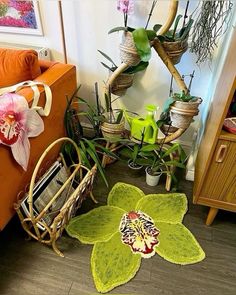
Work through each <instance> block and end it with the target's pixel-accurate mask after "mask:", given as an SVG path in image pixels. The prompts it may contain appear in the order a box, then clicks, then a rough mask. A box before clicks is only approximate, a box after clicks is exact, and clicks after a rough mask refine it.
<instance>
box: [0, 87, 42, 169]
mask: <svg viewBox="0 0 236 295" xmlns="http://www.w3.org/2000/svg"><path fill="white" fill-rule="evenodd" d="M43 131H44V123H43V120H42V119H41V117H40V116H39V114H38V113H37V112H36V111H35V110H33V109H30V108H29V106H28V102H27V101H26V99H25V98H24V97H23V96H20V95H18V94H13V93H7V94H3V95H1V96H0V144H1V143H2V144H4V145H7V146H10V147H11V150H12V154H13V157H14V158H15V160H16V162H17V163H18V164H20V165H21V166H22V168H23V169H24V170H25V171H26V169H27V166H28V162H29V155H30V143H29V139H28V137H35V136H38V135H39V134H40V133H42V132H43Z"/></svg>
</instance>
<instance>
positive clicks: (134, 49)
mask: <svg viewBox="0 0 236 295" xmlns="http://www.w3.org/2000/svg"><path fill="white" fill-rule="evenodd" d="M117 3H118V5H117V9H118V10H119V11H120V12H122V13H123V15H124V26H123V27H116V28H113V29H112V30H110V31H109V34H110V33H114V32H118V31H124V34H123V38H122V43H121V44H120V56H121V61H122V62H124V63H126V64H128V65H130V66H135V65H137V64H139V63H140V61H144V62H147V61H149V59H150V58H151V42H152V41H153V40H154V39H155V37H156V32H155V31H154V30H148V29H147V27H148V24H149V21H150V18H151V15H152V12H153V10H154V8H155V6H156V4H157V0H154V1H152V6H151V9H150V13H149V17H148V20H147V23H146V25H145V27H141V28H137V29H135V28H131V27H129V26H128V16H129V15H130V14H132V13H133V7H134V1H133V0H126V1H125V0H118V2H117Z"/></svg>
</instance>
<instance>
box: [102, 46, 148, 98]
mask: <svg viewBox="0 0 236 295" xmlns="http://www.w3.org/2000/svg"><path fill="white" fill-rule="evenodd" d="M98 52H99V53H100V54H101V55H102V56H103V57H104V58H105V59H106V60H107V61H109V62H110V65H108V64H107V63H104V62H101V64H102V65H103V66H104V67H105V68H106V69H108V70H109V75H110V74H111V73H113V72H114V71H115V70H116V69H117V68H118V66H117V65H116V63H115V62H114V61H113V60H112V58H110V57H109V56H108V55H107V54H106V53H104V52H102V51H101V50H98ZM148 64H149V63H148V62H144V61H140V63H139V64H137V65H136V66H130V67H129V68H127V69H126V70H125V71H124V72H122V73H121V74H119V76H118V77H116V79H115V80H114V81H113V82H112V85H111V93H112V94H115V95H118V96H122V95H124V94H125V93H126V90H127V89H128V88H129V87H131V86H132V84H133V78H134V74H136V73H138V72H140V71H143V70H145V69H146V68H147V66H148Z"/></svg>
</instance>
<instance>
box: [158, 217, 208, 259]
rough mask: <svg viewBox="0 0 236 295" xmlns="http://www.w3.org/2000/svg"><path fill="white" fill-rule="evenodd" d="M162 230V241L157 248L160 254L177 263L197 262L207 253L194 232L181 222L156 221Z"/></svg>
mask: <svg viewBox="0 0 236 295" xmlns="http://www.w3.org/2000/svg"><path fill="white" fill-rule="evenodd" d="M155 224H156V227H157V228H158V229H159V230H160V235H159V236H158V239H159V241H160V243H159V244H158V246H157V247H156V248H155V250H156V252H157V254H158V255H160V256H161V257H163V258H164V259H166V260H167V261H170V262H172V263H176V264H181V265H185V264H191V263H197V262H199V261H201V260H203V259H204V258H205V253H204V251H203V250H202V248H201V246H200V245H199V244H198V242H197V240H196V239H195V237H194V236H193V235H192V233H191V232H190V231H189V230H188V229H187V228H186V227H185V226H184V225H183V224H181V223H177V224H171V223H165V222H155Z"/></svg>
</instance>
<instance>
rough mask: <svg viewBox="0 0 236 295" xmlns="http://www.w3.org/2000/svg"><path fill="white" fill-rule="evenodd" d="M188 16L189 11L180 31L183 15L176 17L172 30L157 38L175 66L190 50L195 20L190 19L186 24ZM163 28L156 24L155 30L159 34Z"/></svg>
mask: <svg viewBox="0 0 236 295" xmlns="http://www.w3.org/2000/svg"><path fill="white" fill-rule="evenodd" d="M186 15H187V11H186V12H185V16H184V21H183V24H182V27H181V29H180V30H177V29H178V25H179V22H180V20H181V18H182V15H181V14H180V15H178V16H177V17H176V19H175V23H174V28H173V29H172V30H169V31H167V32H166V33H165V34H163V35H157V38H158V39H159V40H160V42H161V43H162V46H163V48H164V49H165V51H166V53H167V54H168V55H169V57H170V59H171V61H172V63H173V64H178V63H179V62H180V59H181V57H182V55H183V54H184V52H186V51H187V49H188V36H189V32H190V29H191V27H192V24H193V19H192V18H191V17H190V18H189V20H188V22H187V23H185V19H186V17H187V16H186ZM161 27H162V25H160V24H156V25H155V26H154V28H153V29H154V31H155V32H157V33H158V31H159V30H160V28H161Z"/></svg>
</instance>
